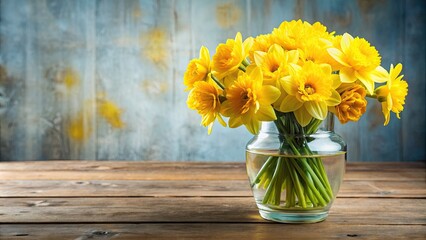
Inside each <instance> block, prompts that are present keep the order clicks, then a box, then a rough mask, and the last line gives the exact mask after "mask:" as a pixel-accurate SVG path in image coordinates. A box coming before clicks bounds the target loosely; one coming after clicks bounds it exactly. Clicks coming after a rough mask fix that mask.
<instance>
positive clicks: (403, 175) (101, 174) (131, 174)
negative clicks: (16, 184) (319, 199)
mask: <svg viewBox="0 0 426 240" xmlns="http://www.w3.org/2000/svg"><path fill="white" fill-rule="evenodd" d="M369 173H370V174H365V173H364V172H348V173H346V174H345V176H344V179H345V180H382V181H385V180H388V181H395V179H397V180H398V181H413V180H424V179H425V173H423V172H419V171H401V172H396V171H395V172H369ZM0 176H1V179H3V180H32V179H39V180H243V179H247V176H246V174H245V172H243V171H242V170H241V171H237V172H236V174H232V171H229V172H227V173H219V172H208V171H206V172H201V171H200V172H193V173H189V172H188V171H177V170H175V171H173V170H171V169H170V170H169V171H167V170H165V171H163V172H162V173H153V172H145V171H85V172H76V171H37V172H25V173H22V174H18V173H17V172H16V171H0Z"/></svg>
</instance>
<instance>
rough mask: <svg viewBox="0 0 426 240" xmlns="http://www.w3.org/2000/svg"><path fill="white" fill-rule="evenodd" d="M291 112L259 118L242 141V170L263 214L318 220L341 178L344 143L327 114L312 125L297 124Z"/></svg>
mask: <svg viewBox="0 0 426 240" xmlns="http://www.w3.org/2000/svg"><path fill="white" fill-rule="evenodd" d="M292 118H293V120H295V118H294V115H292V113H291V115H290V114H283V115H282V116H279V120H281V121H275V122H263V123H262V127H261V130H260V133H259V134H258V135H256V136H254V137H253V138H252V139H251V140H250V141H249V142H248V144H247V147H246V166H247V174H248V177H249V181H250V185H251V188H252V191H253V195H254V199H255V201H256V204H257V207H258V208H259V213H260V215H261V216H262V217H263V218H264V219H267V220H272V221H276V222H284V223H314V222H320V221H323V220H324V219H326V217H327V216H328V211H329V209H330V207H331V205H332V203H333V201H334V199H335V197H336V195H337V192H338V191H339V188H340V184H341V183H342V180H343V174H344V172H345V163H346V144H345V142H344V141H343V139H342V138H341V137H340V136H339V135H337V134H336V133H334V132H333V128H334V121H333V120H334V119H333V115H332V114H329V115H328V117H327V118H326V119H325V120H324V121H322V122H317V123H315V124H312V125H315V127H314V128H312V127H311V125H309V126H306V127H304V128H303V127H301V126H300V125H298V124H297V121H292ZM293 125H298V126H293ZM308 127H311V128H308ZM278 129H280V130H278ZM295 129H296V130H295ZM297 129H299V130H297Z"/></svg>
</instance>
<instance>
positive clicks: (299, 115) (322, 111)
mask: <svg viewBox="0 0 426 240" xmlns="http://www.w3.org/2000/svg"><path fill="white" fill-rule="evenodd" d="M289 70H290V76H286V77H284V78H282V79H281V80H280V84H281V85H282V88H283V89H284V90H285V92H286V93H287V95H286V96H285V97H284V98H283V99H282V102H280V103H278V102H277V103H276V104H275V106H277V107H278V110H279V111H281V112H294V115H295V117H296V119H297V121H298V122H299V124H300V125H302V126H306V125H308V123H309V122H310V121H311V120H312V118H316V119H319V120H324V119H325V117H326V116H327V112H328V107H330V106H336V105H338V104H339V103H340V101H341V99H340V95H339V93H338V92H337V91H336V88H337V87H338V86H339V85H340V81H339V79H338V77H337V76H336V75H334V74H332V70H331V67H330V65H328V64H315V63H313V62H311V61H308V62H306V63H305V64H304V65H303V66H302V67H301V66H299V65H296V64H290V69H289Z"/></svg>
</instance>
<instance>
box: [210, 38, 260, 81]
mask: <svg viewBox="0 0 426 240" xmlns="http://www.w3.org/2000/svg"><path fill="white" fill-rule="evenodd" d="M252 45H253V38H251V37H249V38H247V39H246V40H245V41H244V43H243V41H242V36H241V33H237V35H236V36H235V39H228V40H227V41H226V43H221V44H219V45H218V46H217V48H216V53H215V55H213V60H212V71H213V75H214V76H215V77H216V78H218V79H222V78H224V77H225V76H227V75H230V74H233V73H235V72H237V71H238V68H239V67H240V65H241V64H242V62H243V61H244V60H245V59H246V58H247V56H248V54H249V50H250V48H251V46H252Z"/></svg>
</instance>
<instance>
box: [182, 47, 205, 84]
mask: <svg viewBox="0 0 426 240" xmlns="http://www.w3.org/2000/svg"><path fill="white" fill-rule="evenodd" d="M209 72H210V53H209V50H208V49H207V48H206V47H204V46H202V47H201V49H200V57H199V58H195V59H192V60H191V61H190V62H189V64H188V67H187V69H186V71H185V74H184V76H183V79H184V84H185V86H186V87H187V88H186V90H190V89H192V88H193V87H194V84H195V83H196V82H198V81H203V80H206V78H207V75H208V73H209Z"/></svg>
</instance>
